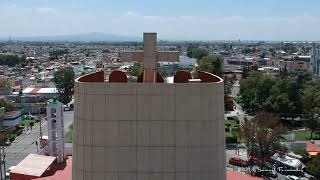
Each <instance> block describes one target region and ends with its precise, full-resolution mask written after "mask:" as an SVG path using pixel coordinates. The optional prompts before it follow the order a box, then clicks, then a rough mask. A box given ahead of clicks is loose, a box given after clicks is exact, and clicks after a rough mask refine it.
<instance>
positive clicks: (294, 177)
mask: <svg viewBox="0 0 320 180" xmlns="http://www.w3.org/2000/svg"><path fill="white" fill-rule="evenodd" d="M286 179H287V180H299V179H300V178H298V177H297V176H286Z"/></svg>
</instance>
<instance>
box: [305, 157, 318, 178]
mask: <svg viewBox="0 0 320 180" xmlns="http://www.w3.org/2000/svg"><path fill="white" fill-rule="evenodd" d="M306 169H307V172H308V173H310V174H312V175H313V176H315V177H316V179H319V178H320V155H319V154H318V155H317V156H316V157H313V158H312V159H311V161H309V162H308V163H307V168H306Z"/></svg>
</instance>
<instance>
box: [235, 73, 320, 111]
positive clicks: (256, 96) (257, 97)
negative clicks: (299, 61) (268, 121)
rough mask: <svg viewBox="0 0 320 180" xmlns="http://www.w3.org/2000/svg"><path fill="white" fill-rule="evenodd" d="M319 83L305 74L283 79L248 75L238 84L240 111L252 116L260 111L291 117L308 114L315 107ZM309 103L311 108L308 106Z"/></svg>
mask: <svg viewBox="0 0 320 180" xmlns="http://www.w3.org/2000/svg"><path fill="white" fill-rule="evenodd" d="M319 83H320V82H319V81H313V80H312V74H310V73H309V72H307V71H297V72H295V73H291V74H288V75H286V76H278V77H273V76H267V75H264V74H262V73H260V72H257V71H252V72H249V73H248V76H247V77H243V79H242V80H241V81H240V87H241V88H240V95H241V97H242V102H241V103H242V107H243V108H244V110H246V111H248V112H250V113H252V114H255V113H257V112H260V111H266V112H270V113H278V114H281V115H282V116H285V117H292V116H295V115H297V114H298V115H299V114H302V113H309V110H310V108H306V105H307V107H310V106H312V107H315V106H314V105H313V104H315V103H316V102H315V100H316V98H315V99H313V100H312V101H307V99H310V97H308V96H311V95H313V96H314V95H315V93H316V92H315V88H313V87H316V85H317V84H319ZM308 103H311V104H308Z"/></svg>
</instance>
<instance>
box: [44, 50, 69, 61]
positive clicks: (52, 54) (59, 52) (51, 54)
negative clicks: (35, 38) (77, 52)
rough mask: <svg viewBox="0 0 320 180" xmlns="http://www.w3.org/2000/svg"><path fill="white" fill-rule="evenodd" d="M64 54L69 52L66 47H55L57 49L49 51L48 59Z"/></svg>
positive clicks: (55, 58)
mask: <svg viewBox="0 0 320 180" xmlns="http://www.w3.org/2000/svg"><path fill="white" fill-rule="evenodd" d="M65 54H69V50H68V49H57V50H54V51H51V52H50V53H49V60H57V59H59V57H60V56H63V55H65Z"/></svg>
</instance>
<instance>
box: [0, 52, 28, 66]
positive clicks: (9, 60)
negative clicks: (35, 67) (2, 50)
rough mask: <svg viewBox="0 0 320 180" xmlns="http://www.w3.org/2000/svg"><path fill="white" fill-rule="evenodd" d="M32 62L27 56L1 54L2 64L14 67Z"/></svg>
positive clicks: (0, 63) (0, 62) (0, 61)
mask: <svg viewBox="0 0 320 180" xmlns="http://www.w3.org/2000/svg"><path fill="white" fill-rule="evenodd" d="M29 63H30V61H27V59H26V57H25V56H17V55H6V54H0V65H8V66H10V67H14V66H17V65H20V66H26V65H28V64H29Z"/></svg>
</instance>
